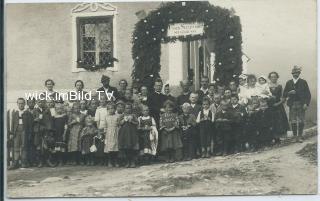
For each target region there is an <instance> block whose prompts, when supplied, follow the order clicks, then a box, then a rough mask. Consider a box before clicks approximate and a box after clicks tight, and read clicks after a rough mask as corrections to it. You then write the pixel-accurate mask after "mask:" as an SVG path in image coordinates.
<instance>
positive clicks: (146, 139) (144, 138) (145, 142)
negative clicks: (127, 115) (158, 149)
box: [139, 130, 151, 150]
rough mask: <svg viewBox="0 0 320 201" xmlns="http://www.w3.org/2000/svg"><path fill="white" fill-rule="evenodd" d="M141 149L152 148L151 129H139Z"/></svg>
mask: <svg viewBox="0 0 320 201" xmlns="http://www.w3.org/2000/svg"><path fill="white" fill-rule="evenodd" d="M139 147H140V150H144V149H151V141H150V131H142V130H141V131H139Z"/></svg>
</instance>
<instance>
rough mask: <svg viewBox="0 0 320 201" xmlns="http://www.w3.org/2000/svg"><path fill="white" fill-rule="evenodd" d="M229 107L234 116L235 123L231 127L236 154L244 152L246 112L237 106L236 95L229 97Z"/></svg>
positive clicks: (240, 106)
mask: <svg viewBox="0 0 320 201" xmlns="http://www.w3.org/2000/svg"><path fill="white" fill-rule="evenodd" d="M231 107H232V108H231V109H232V110H233V112H234V114H235V122H234V127H233V133H234V138H235V149H236V152H241V151H244V150H245V137H244V135H245V131H244V124H245V120H246V117H247V111H246V108H245V107H244V106H242V105H240V104H239V97H238V95H237V94H232V95H231Z"/></svg>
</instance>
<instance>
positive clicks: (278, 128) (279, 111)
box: [272, 104, 289, 137]
mask: <svg viewBox="0 0 320 201" xmlns="http://www.w3.org/2000/svg"><path fill="white" fill-rule="evenodd" d="M272 112H273V118H274V125H273V135H274V137H283V136H285V135H286V134H287V131H288V130H289V123H288V117H287V114H286V111H285V109H284V106H283V105H282V104H281V105H279V106H277V107H273V108H272Z"/></svg>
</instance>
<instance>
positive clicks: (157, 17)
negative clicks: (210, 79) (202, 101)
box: [132, 1, 242, 86]
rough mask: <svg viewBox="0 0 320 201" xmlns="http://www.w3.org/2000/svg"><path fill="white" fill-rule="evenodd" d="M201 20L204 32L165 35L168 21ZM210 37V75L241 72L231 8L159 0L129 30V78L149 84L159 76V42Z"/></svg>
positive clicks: (220, 78) (238, 37)
mask: <svg viewBox="0 0 320 201" xmlns="http://www.w3.org/2000/svg"><path fill="white" fill-rule="evenodd" d="M188 22H190V23H191V22H203V23H204V34H203V35H195V36H187V37H177V38H172V37H170V38H168V37H167V36H166V33H167V28H168V26H169V24H173V23H188ZM203 38H213V40H214V53H215V74H214V76H215V77H214V79H215V80H216V81H217V82H220V83H227V82H228V81H230V79H232V78H237V77H238V76H239V75H240V74H241V72H242V50H241V44H242V36H241V23H240V18H239V17H238V16H235V15H233V13H232V11H230V10H228V9H225V8H221V7H218V6H213V5H211V4H210V3H209V2H206V1H193V2H192V1H191V2H190V1H187V2H169V3H163V4H162V5H161V6H160V8H158V9H156V10H153V11H151V12H150V13H149V14H148V15H147V17H145V18H144V19H141V20H140V21H138V22H137V23H136V25H135V30H134V32H133V34H132V43H133V46H132V58H133V59H134V64H133V71H132V78H133V81H134V82H138V83H140V84H145V85H147V86H150V85H153V81H154V79H155V78H157V77H160V76H159V72H160V69H161V65H160V55H161V43H168V42H174V41H176V40H180V41H192V40H198V39H203Z"/></svg>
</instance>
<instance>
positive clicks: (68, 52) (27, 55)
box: [6, 2, 159, 93]
mask: <svg viewBox="0 0 320 201" xmlns="http://www.w3.org/2000/svg"><path fill="white" fill-rule="evenodd" d="M75 5H76V4H69V3H68V4H66V3H61V4H8V5H7V32H6V33H7V89H8V92H9V93H10V91H15V90H30V89H42V88H44V80H46V79H47V78H52V79H53V80H55V82H56V87H55V88H56V89H63V88H72V87H73V83H74V81H75V80H77V79H82V80H83V81H84V82H85V85H86V88H90V89H91V88H96V87H97V86H99V85H100V77H101V74H102V73H103V74H106V75H109V76H110V77H111V84H113V85H117V84H118V83H117V81H118V80H119V79H120V78H127V79H130V78H131V77H130V76H131V70H132V64H133V60H132V58H131V46H132V44H131V34H132V32H133V29H134V25H135V23H136V22H137V20H138V18H137V17H136V16H135V13H136V12H137V11H139V10H141V9H145V10H146V11H148V10H150V9H155V8H157V7H158V5H159V3H152V2H146V3H112V5H113V6H115V7H117V10H118V16H117V26H116V34H117V41H115V42H116V44H115V45H117V55H118V56H117V57H118V59H119V63H118V66H119V68H118V71H117V72H110V71H103V72H79V73H72V72H71V64H72V24H71V23H72V22H71V9H72V8H73V7H74V6H75Z"/></svg>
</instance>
